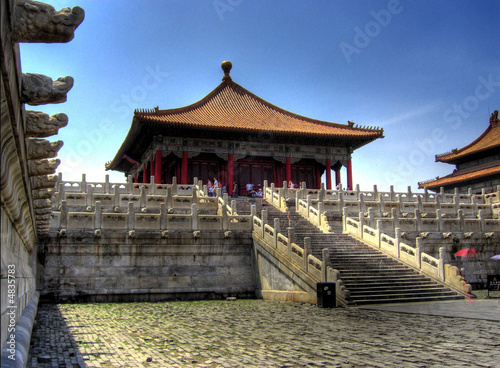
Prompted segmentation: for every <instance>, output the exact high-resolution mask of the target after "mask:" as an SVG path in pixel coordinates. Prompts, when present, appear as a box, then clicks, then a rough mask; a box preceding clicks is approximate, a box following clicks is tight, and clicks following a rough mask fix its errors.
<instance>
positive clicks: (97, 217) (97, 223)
mask: <svg viewBox="0 0 500 368" xmlns="http://www.w3.org/2000/svg"><path fill="white" fill-rule="evenodd" d="M101 223H102V207H101V201H96V202H95V211H94V230H98V229H100V228H101Z"/></svg>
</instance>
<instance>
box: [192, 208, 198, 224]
mask: <svg viewBox="0 0 500 368" xmlns="http://www.w3.org/2000/svg"><path fill="white" fill-rule="evenodd" d="M191 224H192V228H191V230H193V231H195V230H198V206H196V205H195V204H192V205H191Z"/></svg>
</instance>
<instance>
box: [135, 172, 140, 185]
mask: <svg viewBox="0 0 500 368" xmlns="http://www.w3.org/2000/svg"><path fill="white" fill-rule="evenodd" d="M138 182H139V174H138V173H135V175H134V183H138Z"/></svg>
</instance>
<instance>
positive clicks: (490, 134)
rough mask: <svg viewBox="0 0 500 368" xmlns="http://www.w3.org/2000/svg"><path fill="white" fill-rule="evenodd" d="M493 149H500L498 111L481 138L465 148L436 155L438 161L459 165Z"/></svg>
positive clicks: (492, 116)
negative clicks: (471, 157) (473, 156)
mask: <svg viewBox="0 0 500 368" xmlns="http://www.w3.org/2000/svg"><path fill="white" fill-rule="evenodd" d="M493 149H495V150H498V149H500V121H499V119H498V111H495V112H494V113H493V114H492V115H491V117H490V125H489V126H488V128H487V129H486V130H485V131H484V133H483V134H481V136H480V137H479V138H477V139H476V140H475V141H474V142H472V143H471V144H469V145H467V146H465V147H463V148H460V149H454V150H452V151H451V152H447V153H442V154H440V155H436V161H440V162H446V163H449V164H457V163H460V162H463V161H466V160H467V159H469V158H470V156H472V155H477V154H481V153H486V152H487V151H490V150H493Z"/></svg>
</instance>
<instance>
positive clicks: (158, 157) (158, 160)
mask: <svg viewBox="0 0 500 368" xmlns="http://www.w3.org/2000/svg"><path fill="white" fill-rule="evenodd" d="M161 181H162V180H161V150H156V157H155V184H161Z"/></svg>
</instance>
